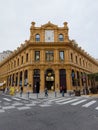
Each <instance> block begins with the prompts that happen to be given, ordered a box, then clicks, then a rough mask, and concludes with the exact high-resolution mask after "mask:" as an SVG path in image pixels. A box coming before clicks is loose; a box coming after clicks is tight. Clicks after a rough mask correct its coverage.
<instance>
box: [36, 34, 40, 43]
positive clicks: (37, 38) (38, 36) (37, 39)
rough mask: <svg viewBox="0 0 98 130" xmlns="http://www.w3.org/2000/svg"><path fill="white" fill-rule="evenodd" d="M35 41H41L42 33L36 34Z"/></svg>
mask: <svg viewBox="0 0 98 130" xmlns="http://www.w3.org/2000/svg"><path fill="white" fill-rule="evenodd" d="M35 41H36V42H39V41H40V35H39V34H36V36H35Z"/></svg>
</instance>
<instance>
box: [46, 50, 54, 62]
mask: <svg viewBox="0 0 98 130" xmlns="http://www.w3.org/2000/svg"><path fill="white" fill-rule="evenodd" d="M45 56H46V61H48V62H51V61H54V51H52V50H51V51H50V50H48V51H46V52H45Z"/></svg>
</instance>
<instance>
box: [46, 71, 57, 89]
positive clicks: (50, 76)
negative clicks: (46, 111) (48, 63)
mask: <svg viewBox="0 0 98 130" xmlns="http://www.w3.org/2000/svg"><path fill="white" fill-rule="evenodd" d="M45 87H46V88H47V89H48V90H52V91H54V90H55V74H54V71H53V70H52V69H47V70H46V72H45Z"/></svg>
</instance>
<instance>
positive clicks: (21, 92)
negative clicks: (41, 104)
mask: <svg viewBox="0 0 98 130" xmlns="http://www.w3.org/2000/svg"><path fill="white" fill-rule="evenodd" d="M22 94H23V86H21V89H20V96H21V97H22Z"/></svg>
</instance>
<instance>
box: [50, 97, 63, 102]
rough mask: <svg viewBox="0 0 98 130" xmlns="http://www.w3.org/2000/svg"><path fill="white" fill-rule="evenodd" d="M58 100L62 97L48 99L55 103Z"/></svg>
mask: <svg viewBox="0 0 98 130" xmlns="http://www.w3.org/2000/svg"><path fill="white" fill-rule="evenodd" d="M59 99H62V97H59V98H53V99H49V101H56V100H59Z"/></svg>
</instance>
